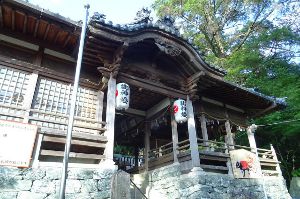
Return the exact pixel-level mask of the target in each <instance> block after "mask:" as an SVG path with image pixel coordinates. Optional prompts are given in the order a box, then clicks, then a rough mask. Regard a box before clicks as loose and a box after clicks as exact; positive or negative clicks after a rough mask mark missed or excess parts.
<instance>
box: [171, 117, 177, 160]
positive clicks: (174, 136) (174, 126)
mask: <svg viewBox="0 0 300 199" xmlns="http://www.w3.org/2000/svg"><path fill="white" fill-rule="evenodd" d="M171 127H172V142H173V157H174V163H176V162H178V157H177V155H178V150H177V148H178V131H177V122H176V121H175V116H174V113H173V112H171Z"/></svg>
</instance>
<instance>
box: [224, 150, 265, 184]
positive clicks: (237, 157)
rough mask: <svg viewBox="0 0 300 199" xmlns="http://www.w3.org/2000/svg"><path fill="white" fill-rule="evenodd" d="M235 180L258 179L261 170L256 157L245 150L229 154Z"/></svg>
mask: <svg viewBox="0 0 300 199" xmlns="http://www.w3.org/2000/svg"><path fill="white" fill-rule="evenodd" d="M229 154H230V158H231V163H232V170H233V175H234V177H235V178H259V177H261V169H260V164H259V160H258V158H257V156H256V155H255V154H254V153H252V152H250V151H247V150H245V149H238V150H233V151H230V152H229Z"/></svg>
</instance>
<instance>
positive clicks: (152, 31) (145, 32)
mask: <svg viewBox="0 0 300 199" xmlns="http://www.w3.org/2000/svg"><path fill="white" fill-rule="evenodd" d="M89 34H91V35H92V36H95V37H102V38H103V39H109V40H112V41H115V42H119V43H120V44H121V43H124V42H125V43H128V44H129V45H131V44H134V43H137V42H141V41H143V40H146V39H154V40H155V42H156V43H160V44H162V45H164V46H167V48H174V49H180V51H182V52H183V53H184V54H185V55H186V57H187V58H188V60H186V65H189V67H191V68H193V70H194V71H195V73H196V72H199V71H204V72H206V73H207V74H208V75H211V76H214V77H217V78H222V77H224V75H225V74H226V71H225V70H223V69H221V68H218V67H213V66H211V65H209V64H208V63H206V62H205V60H204V59H203V58H202V57H201V52H200V51H199V49H198V48H197V47H196V46H193V45H192V42H191V41H189V40H187V39H186V38H183V37H181V36H180V34H179V31H178V30H176V29H175V28H174V27H173V26H172V25H168V24H167V23H162V22H161V21H158V22H156V23H152V22H149V23H145V22H142V23H137V24H127V25H120V24H113V23H112V22H111V21H108V22H106V21H105V20H104V19H102V18H100V19H99V18H97V17H92V18H91V21H90V23H89ZM182 67H186V66H182Z"/></svg>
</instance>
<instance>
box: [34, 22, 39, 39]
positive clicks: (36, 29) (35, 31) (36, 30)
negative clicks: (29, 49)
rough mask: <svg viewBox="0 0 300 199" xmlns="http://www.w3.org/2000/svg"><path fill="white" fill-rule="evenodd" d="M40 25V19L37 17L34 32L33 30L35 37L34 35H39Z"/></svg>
mask: <svg viewBox="0 0 300 199" xmlns="http://www.w3.org/2000/svg"><path fill="white" fill-rule="evenodd" d="M39 25H40V20H39V19H37V20H36V22H35V27H34V32H33V37H34V38H35V37H36V36H37V32H38V29H39Z"/></svg>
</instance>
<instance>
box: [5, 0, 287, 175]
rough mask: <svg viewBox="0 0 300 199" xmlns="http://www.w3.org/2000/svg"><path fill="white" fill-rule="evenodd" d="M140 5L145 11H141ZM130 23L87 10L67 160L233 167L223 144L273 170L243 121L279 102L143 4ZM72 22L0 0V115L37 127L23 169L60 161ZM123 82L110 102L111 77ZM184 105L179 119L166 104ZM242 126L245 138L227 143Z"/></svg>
mask: <svg viewBox="0 0 300 199" xmlns="http://www.w3.org/2000/svg"><path fill="white" fill-rule="evenodd" d="M143 11H144V12H143ZM143 11H140V12H139V15H138V16H139V17H137V18H136V21H135V22H133V23H132V24H127V25H120V24H113V23H112V22H110V21H106V20H105V16H104V15H102V14H99V13H95V14H94V15H93V16H92V17H91V19H90V21H89V23H88V29H87V34H86V38H85V46H84V53H83V62H82V71H81V79H80V88H79V89H78V94H77V102H76V116H75V123H74V132H73V139H72V147H71V153H70V166H89V167H97V166H99V165H101V164H104V163H107V164H111V165H113V164H116V165H118V166H119V168H122V169H124V170H126V171H127V172H131V173H139V172H144V171H149V170H152V169H155V168H159V167H162V166H165V165H169V164H172V163H174V162H175V163H179V164H181V168H182V171H184V172H185V171H189V170H190V169H192V168H193V167H200V168H202V169H203V170H205V171H211V172H219V173H229V174H230V173H232V166H231V158H230V155H229V153H230V151H232V150H236V149H244V150H247V151H249V152H250V153H253V154H256V155H257V157H258V158H259V161H260V166H261V170H262V173H263V174H265V175H279V174H280V169H279V166H278V164H279V163H278V160H277V157H276V153H275V152H274V149H273V148H272V147H271V149H260V148H257V146H256V143H255V139H254V131H255V125H252V126H247V121H249V119H251V118H256V117H259V116H261V115H265V114H267V113H270V112H272V111H276V110H279V109H281V108H284V106H285V103H283V102H282V101H280V100H278V99H276V98H273V97H268V96H265V95H263V94H261V93H258V92H255V91H253V90H251V89H246V88H243V87H241V86H238V85H236V84H233V83H230V82H228V81H226V80H225V79H224V76H225V75H226V71H224V70H223V69H220V68H217V67H214V66H211V65H209V64H208V63H206V62H205V60H204V59H203V57H202V55H201V53H200V52H199V49H197V47H196V46H194V45H193V44H192V43H191V42H190V41H189V40H187V39H186V38H183V37H182V36H181V35H180V33H179V30H178V29H176V27H175V26H174V20H173V19H172V18H170V17H168V16H166V17H164V18H162V19H160V20H158V21H157V22H155V23H154V22H152V20H151V19H150V17H149V12H147V10H143ZM80 30H81V25H80V24H79V23H77V22H74V21H71V20H70V19H66V18H64V17H62V16H60V15H57V14H54V13H51V12H49V11H47V10H44V9H41V8H39V7H36V6H34V5H31V4H29V3H26V2H24V1H19V0H13V1H11V0H2V1H1V3H0V119H2V120H12V121H17V122H23V123H29V124H34V125H37V126H38V127H39V130H38V136H37V138H36V142H35V146H34V154H33V158H32V164H31V166H37V167H38V166H42V165H49V164H56V163H57V162H61V161H62V156H63V150H64V143H65V135H66V129H67V120H68V113H69V112H68V111H69V110H68V109H69V106H70V95H71V90H72V82H73V76H74V71H75V65H76V55H77V52H78V46H79V38H80ZM119 83H126V84H127V85H128V86H129V88H130V95H129V108H128V109H126V110H118V109H116V89H117V84H119ZM178 99H182V100H184V102H185V104H186V113H187V115H186V122H183V123H178V122H176V121H175V116H174V107H173V104H174V102H175V101H176V100H178ZM241 129H244V131H246V132H247V135H248V138H249V145H247V146H241V145H236V143H235V136H236V135H238V133H240V130H241Z"/></svg>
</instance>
